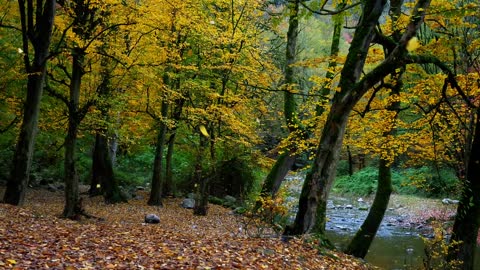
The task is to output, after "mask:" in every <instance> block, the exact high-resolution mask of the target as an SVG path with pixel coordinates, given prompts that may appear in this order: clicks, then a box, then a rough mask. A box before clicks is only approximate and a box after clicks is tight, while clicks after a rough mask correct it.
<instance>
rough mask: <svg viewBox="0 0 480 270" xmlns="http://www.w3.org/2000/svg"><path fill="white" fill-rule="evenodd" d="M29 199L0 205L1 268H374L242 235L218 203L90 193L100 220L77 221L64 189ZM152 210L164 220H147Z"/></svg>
mask: <svg viewBox="0 0 480 270" xmlns="http://www.w3.org/2000/svg"><path fill="white" fill-rule="evenodd" d="M0 194H3V190H2V192H0ZM143 197H144V198H146V197H147V194H146V193H145V194H143ZM26 201H27V203H26V205H25V206H23V207H15V206H10V205H6V204H0V269H4V268H5V269H374V267H373V266H370V265H368V264H366V263H364V262H362V261H360V260H357V259H355V258H353V257H350V256H347V255H345V254H342V253H339V252H334V251H328V252H327V253H328V255H324V251H322V252H319V250H318V249H317V248H316V247H315V246H314V245H313V244H311V243H307V242H306V241H304V240H302V239H292V240H290V241H288V242H284V241H282V240H281V239H279V238H250V237H247V236H246V235H244V234H243V235H242V234H240V233H239V226H240V223H239V221H238V218H237V217H236V216H235V215H233V214H232V212H231V210H229V209H226V208H223V207H221V206H217V205H210V208H209V211H208V215H207V216H200V217H199V216H194V215H193V213H192V211H191V210H188V209H184V208H182V207H180V202H181V200H179V199H166V200H165V201H164V206H163V207H155V206H148V205H147V204H146V200H144V199H142V200H132V201H130V202H129V203H124V204H116V205H107V204H105V203H103V202H102V199H101V198H100V197H96V198H85V199H84V203H85V209H86V210H87V212H88V213H89V214H92V215H94V216H97V217H102V218H103V221H99V220H96V219H82V220H80V221H72V220H68V219H63V218H60V217H59V215H60V213H61V212H62V209H63V193H61V192H49V191H46V190H29V191H28V193H27V200H26ZM149 213H154V214H156V215H158V216H159V217H160V219H161V221H160V223H159V224H145V223H143V220H144V216H145V215H146V214H149ZM322 254H323V255H322Z"/></svg>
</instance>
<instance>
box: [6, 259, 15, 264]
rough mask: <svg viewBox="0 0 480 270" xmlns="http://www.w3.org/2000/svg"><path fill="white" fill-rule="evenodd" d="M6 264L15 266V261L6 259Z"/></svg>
mask: <svg viewBox="0 0 480 270" xmlns="http://www.w3.org/2000/svg"><path fill="white" fill-rule="evenodd" d="M7 263H9V264H17V261H15V260H13V259H7Z"/></svg>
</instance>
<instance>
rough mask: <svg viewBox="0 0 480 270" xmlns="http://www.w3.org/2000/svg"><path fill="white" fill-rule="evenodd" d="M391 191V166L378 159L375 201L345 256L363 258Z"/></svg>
mask: <svg viewBox="0 0 480 270" xmlns="http://www.w3.org/2000/svg"><path fill="white" fill-rule="evenodd" d="M392 190H393V188H392V174H391V166H390V165H389V164H387V161H385V160H384V159H380V161H379V165H378V183H377V191H376V193H375V199H374V200H373V204H372V207H371V208H370V211H369V212H368V216H367V218H366V219H365V221H364V222H363V224H362V226H361V227H360V229H359V230H358V231H357V233H356V234H355V236H354V237H353V238H352V240H351V241H350V244H349V245H348V247H347V249H346V250H345V253H346V254H350V255H353V256H355V257H358V258H365V256H366V255H367V252H368V249H369V248H370V245H371V244H372V241H373V239H374V238H375V235H376V234H377V230H378V228H379V227H380V224H381V223H382V220H383V217H384V215H385V211H387V207H388V202H389V201H390V194H391V193H392Z"/></svg>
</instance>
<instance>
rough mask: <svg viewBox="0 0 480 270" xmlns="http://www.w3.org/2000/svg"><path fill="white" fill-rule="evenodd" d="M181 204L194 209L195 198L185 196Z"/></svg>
mask: <svg viewBox="0 0 480 270" xmlns="http://www.w3.org/2000/svg"><path fill="white" fill-rule="evenodd" d="M181 206H182V207H183V208H186V209H193V208H194V207H195V200H194V199H192V198H185V199H183V201H182V204H181Z"/></svg>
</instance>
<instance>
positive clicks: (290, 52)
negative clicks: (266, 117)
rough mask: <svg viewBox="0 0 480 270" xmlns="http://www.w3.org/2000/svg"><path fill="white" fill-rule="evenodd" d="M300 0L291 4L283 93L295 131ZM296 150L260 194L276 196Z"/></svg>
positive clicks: (283, 157)
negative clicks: (295, 65) (294, 87)
mask: <svg viewBox="0 0 480 270" xmlns="http://www.w3.org/2000/svg"><path fill="white" fill-rule="evenodd" d="M299 5H300V4H299V0H295V1H293V2H291V3H290V4H289V12H290V17H289V21H288V32H287V48H286V54H285V56H286V66H285V72H284V75H285V90H284V95H283V111H284V114H285V122H286V124H287V127H288V130H289V131H290V132H294V131H296V130H297V129H298V128H299V126H300V125H299V119H298V118H297V103H296V100H295V95H294V93H293V89H292V88H293V86H294V83H295V69H294V66H293V64H295V61H296V51H297V39H298V11H299ZM294 152H295V150H293V149H292V150H285V152H284V153H282V154H281V155H280V156H279V157H278V158H277V160H276V161H275V164H274V165H273V167H272V169H271V170H270V172H269V174H268V175H267V177H266V179H265V181H264V184H263V186H262V191H261V193H260V195H261V196H262V197H267V196H271V197H275V195H276V194H277V192H278V190H279V189H280V186H281V185H282V182H283V179H285V176H286V175H287V174H288V172H289V171H290V168H291V167H292V165H293V163H294V162H295V158H296V157H295V153H294Z"/></svg>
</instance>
